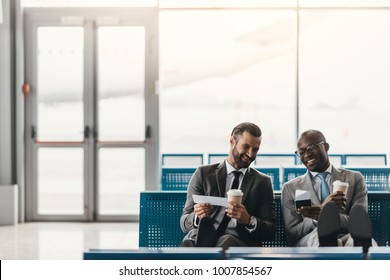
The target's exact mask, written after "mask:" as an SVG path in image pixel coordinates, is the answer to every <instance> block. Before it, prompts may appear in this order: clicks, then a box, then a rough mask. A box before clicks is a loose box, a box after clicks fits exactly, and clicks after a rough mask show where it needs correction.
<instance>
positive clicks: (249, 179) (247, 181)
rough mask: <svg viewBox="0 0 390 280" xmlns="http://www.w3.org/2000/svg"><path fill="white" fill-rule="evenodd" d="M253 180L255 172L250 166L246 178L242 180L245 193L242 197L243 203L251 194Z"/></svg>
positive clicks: (242, 188)
mask: <svg viewBox="0 0 390 280" xmlns="http://www.w3.org/2000/svg"><path fill="white" fill-rule="evenodd" d="M253 180H254V176H253V172H252V170H251V169H250V168H248V169H247V171H246V173H245V176H244V179H243V180H242V184H241V191H242V192H243V193H244V195H243V197H242V203H243V204H244V203H245V199H246V198H247V196H248V194H249V190H250V189H251V187H252V185H253Z"/></svg>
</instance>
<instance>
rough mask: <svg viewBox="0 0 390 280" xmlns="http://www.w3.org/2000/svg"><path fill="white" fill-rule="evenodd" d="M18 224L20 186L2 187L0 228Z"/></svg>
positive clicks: (0, 188) (0, 187) (0, 191)
mask: <svg viewBox="0 0 390 280" xmlns="http://www.w3.org/2000/svg"><path fill="white" fill-rule="evenodd" d="M17 222H18V186H17V185H2V186H0V226H6V225H15V224H17Z"/></svg>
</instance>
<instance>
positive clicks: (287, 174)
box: [281, 166, 307, 185]
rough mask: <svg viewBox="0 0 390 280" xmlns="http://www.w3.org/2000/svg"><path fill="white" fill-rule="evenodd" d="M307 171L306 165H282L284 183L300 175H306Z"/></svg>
mask: <svg viewBox="0 0 390 280" xmlns="http://www.w3.org/2000/svg"><path fill="white" fill-rule="evenodd" d="M306 171H307V169H306V167H304V166H292V167H281V173H282V176H283V181H282V185H283V184H284V183H286V182H288V181H290V180H292V179H294V178H296V177H298V176H302V175H304V174H305V173H306Z"/></svg>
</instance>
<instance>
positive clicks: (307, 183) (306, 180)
mask: <svg viewBox="0 0 390 280" xmlns="http://www.w3.org/2000/svg"><path fill="white" fill-rule="evenodd" d="M302 189H303V190H305V191H310V198H311V201H312V203H313V204H314V205H319V204H321V201H320V198H319V197H318V194H317V193H316V191H315V190H314V187H313V182H312V179H311V174H310V172H309V170H307V171H306V174H305V176H303V178H302Z"/></svg>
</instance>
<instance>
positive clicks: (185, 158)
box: [161, 154, 203, 167]
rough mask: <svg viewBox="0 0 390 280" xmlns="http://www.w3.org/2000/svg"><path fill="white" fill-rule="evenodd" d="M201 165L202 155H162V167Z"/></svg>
mask: <svg viewBox="0 0 390 280" xmlns="http://www.w3.org/2000/svg"><path fill="white" fill-rule="evenodd" d="M202 164H203V154H162V155H161V165H162V166H172V167H174V166H180V167H182V166H184V167H185V166H199V165H202Z"/></svg>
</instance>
